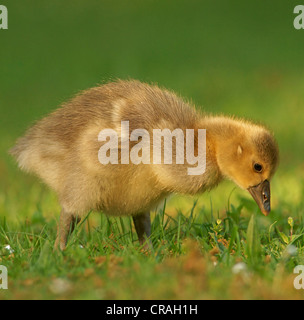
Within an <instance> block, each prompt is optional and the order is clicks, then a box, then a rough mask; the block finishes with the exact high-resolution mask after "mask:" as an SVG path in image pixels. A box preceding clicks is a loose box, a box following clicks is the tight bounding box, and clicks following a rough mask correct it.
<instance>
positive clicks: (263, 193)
mask: <svg viewBox="0 0 304 320" xmlns="http://www.w3.org/2000/svg"><path fill="white" fill-rule="evenodd" d="M247 190H248V191H249V192H250V194H251V195H252V197H253V199H254V200H255V201H256V203H257V204H258V206H259V207H260V209H261V211H262V213H263V214H264V215H265V216H268V214H269V212H270V184H269V181H268V180H265V181H263V182H261V183H260V184H258V185H257V186H254V187H250V188H248V189H247Z"/></svg>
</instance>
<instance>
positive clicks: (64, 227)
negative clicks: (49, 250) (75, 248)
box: [54, 209, 80, 250]
mask: <svg viewBox="0 0 304 320" xmlns="http://www.w3.org/2000/svg"><path fill="white" fill-rule="evenodd" d="M79 221H80V218H79V217H78V216H76V215H74V214H71V213H68V212H66V211H64V210H63V209H62V210H61V213H60V219H59V224H58V228H57V238H56V241H55V246H54V249H55V250H56V249H58V246H59V248H60V249H61V250H64V249H65V248H66V244H67V241H68V237H69V235H70V234H71V233H72V232H73V230H74V229H75V226H76V225H77V224H78V223H79Z"/></svg>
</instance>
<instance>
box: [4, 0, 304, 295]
mask: <svg viewBox="0 0 304 320" xmlns="http://www.w3.org/2000/svg"><path fill="white" fill-rule="evenodd" d="M1 4H2V5H6V6H7V7H8V12H9V19H8V21H9V29H8V30H0V44H1V50H0V63H1V66H0V111H1V118H0V124H1V125H0V137H1V138H0V177H1V179H0V264H1V265H5V266H6V267H7V268H8V277H9V279H8V280H9V281H8V286H9V289H8V290H0V299H34V298H38V299H47V298H50V299H89V298H93V299H95V298H96V299H283V298H284V299H303V294H304V291H303V290H296V289H295V288H294V286H293V280H294V278H295V276H296V275H295V274H294V273H293V268H294V267H295V266H296V265H301V264H302V265H304V256H303V254H304V252H303V250H304V236H303V233H304V222H303V217H304V212H303V210H304V209H303V208H304V203H303V194H304V171H303V159H304V148H303V141H304V130H303V123H304V111H303V110H304V104H303V101H304V80H303V79H304V77H303V70H304V60H303V58H302V55H303V51H304V41H303V36H304V31H303V30H295V29H294V28H293V24H292V23H293V18H294V15H293V8H294V6H295V5H297V4H298V2H297V1H285V0H276V1H274V0H269V1H262V0H258V1H246V2H245V1H241V0H232V1H229V2H224V1H217V0H204V1H196V0H188V1H182V0H175V1H173V0H166V1H163V0H162V1H161V0H156V1H139V0H134V1H131V0H129V1H125V0H114V1H106V0H102V1H96V0H86V1H83V0H77V1H75V0H73V1H72V0H66V1H64V4H63V2H62V1H59V0H53V1H51V2H50V1H44V0H42V1H39V3H37V1H34V0H26V1H22V2H11V1H6V0H2V1H1ZM113 78H136V79H140V80H143V81H149V82H157V83H158V84H159V85H161V86H164V87H167V88H170V89H172V90H175V91H177V92H178V93H180V94H181V95H182V96H184V97H185V98H187V99H191V100H192V101H193V102H194V103H195V104H196V105H197V106H198V107H203V109H204V110H206V111H207V112H211V113H224V114H230V115H235V116H237V117H246V118H249V119H253V120H254V121H258V122H262V123H265V124H267V126H269V127H270V129H272V130H273V131H274V133H275V136H276V138H277V140H278V143H279V148H280V158H281V160H280V166H279V169H278V172H277V174H276V175H275V177H274V179H273V181H272V182H271V190H272V212H271V214H270V215H269V216H268V217H264V216H262V215H261V214H260V213H259V211H258V208H257V206H256V204H255V203H254V202H253V200H252V199H251V198H250V196H249V194H247V193H246V192H245V191H241V190H239V189H238V188H236V187H235V186H234V185H233V184H232V183H230V182H224V183H223V184H221V185H220V186H219V187H218V188H217V189H215V190H213V191H211V192H210V193H205V194H203V195H199V196H197V197H186V196H183V197H182V196H177V195H176V196H174V197H172V198H170V199H167V202H166V206H165V207H161V208H159V209H158V212H155V213H153V215H152V223H153V228H152V231H153V232H152V242H153V245H154V248H153V250H151V251H150V252H147V251H144V250H143V249H142V248H141V247H140V246H139V244H138V242H137V236H136V234H135V232H134V228H133V225H132V223H131V220H130V219H129V218H121V219H119V218H116V219H115V218H111V217H110V218H107V217H106V216H104V215H103V214H99V213H93V212H92V213H90V215H89V216H88V218H87V219H86V220H85V221H84V222H83V224H82V225H80V226H78V227H77V230H76V232H75V233H74V234H73V235H72V236H71V238H70V240H69V243H68V247H67V250H66V251H65V252H64V253H62V252H57V253H54V252H53V244H54V241H55V236H56V225H57V221H58V217H59V212H60V207H59V205H58V202H57V199H56V195H55V194H54V193H53V192H52V191H50V190H49V189H47V188H46V187H45V186H44V185H42V184H41V182H39V181H38V180H37V179H35V178H33V177H30V176H28V175H26V174H24V173H22V172H20V171H19V170H18V169H17V166H16V164H15V163H14V161H13V160H12V159H11V158H10V157H9V156H8V154H7V150H8V149H9V148H10V147H11V146H12V145H13V144H14V141H15V139H16V138H17V137H18V136H20V135H21V134H22V133H23V132H24V131H25V129H26V128H27V127H28V126H29V125H30V124H31V123H32V122H33V121H35V120H36V119H39V118H41V117H42V116H43V115H45V114H47V113H49V112H50V111H51V110H53V109H54V108H56V107H57V106H58V105H60V104H61V103H62V102H63V101H66V100H67V99H68V98H70V97H71V96H73V95H74V94H75V93H77V92H78V91H80V90H83V89H86V88H89V87H91V86H94V85H96V84H97V83H101V82H104V81H108V80H110V79H113ZM289 217H291V218H292V219H293V223H294V225H293V226H291V225H292V224H290V223H289V222H290V219H289ZM288 219H289V220H288ZM8 245H9V246H10V247H7V246H8ZM7 248H9V249H7Z"/></svg>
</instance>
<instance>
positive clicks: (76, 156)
mask: <svg viewBox="0 0 304 320" xmlns="http://www.w3.org/2000/svg"><path fill="white" fill-rule="evenodd" d="M155 129H156V130H157V129H159V131H160V132H162V133H164V132H165V130H166V129H169V130H170V131H169V132H171V133H172V132H175V133H176V132H178V133H181V132H182V133H184V134H185V135H184V140H183V139H179V138H178V135H177V134H176V135H173V134H172V135H171V143H170V141H169V144H168V143H167V147H168V146H170V147H172V148H171V150H167V147H166V143H165V139H166V137H164V138H163V140H162V142H161V149H160V150H158V151H155V150H157V149H156V148H154V144H155V142H154V141H152V142H151V143H148V142H149V141H148V140H147V136H150V137H151V136H153V130H155ZM175 129H178V130H179V131H174V130H175ZM189 129H190V133H191V132H192V133H193V143H192V149H191V148H189V150H192V151H193V152H192V160H193V159H197V158H198V156H199V150H200V147H201V146H203V147H204V148H202V149H203V150H204V153H203V155H204V160H205V162H204V163H203V165H202V170H201V172H200V174H195V169H197V167H198V166H197V167H195V164H196V163H195V162H194V161H192V162H191V163H189V161H187V159H186V153H187V152H184V155H183V154H182V153H181V152H180V151H185V150H186V147H185V143H188V142H189V141H190V140H189V141H186V137H187V132H186V131H187V130H189ZM200 129H205V131H202V132H205V136H204V135H201V136H200V135H199V134H198V133H199V131H200ZM159 131H158V132H159ZM134 132H135V134H133V133H134ZM166 132H168V130H167V131H166ZM107 133H108V135H107ZM113 133H117V135H116V137H115V135H113ZM130 138H131V139H130ZM174 140H175V142H176V143H173V142H174ZM167 142H168V141H167ZM153 143H154V144H153ZM126 146H127V147H128V148H127V149H126ZM178 146H181V148H179V149H178ZM126 150H131V152H130V153H129V154H128V153H126ZM178 150H179V151H178ZM10 153H11V154H12V155H13V156H14V157H15V158H16V160H17V162H18V165H19V167H20V168H21V169H23V170H25V171H27V172H30V173H33V174H35V175H37V176H38V177H39V178H41V179H42V180H43V181H44V182H45V183H46V184H47V185H48V186H49V187H50V188H52V189H53V190H54V191H55V192H56V194H57V195H58V200H59V202H60V205H61V208H62V210H61V214H60V220H59V223H58V231H57V238H56V241H55V248H57V247H59V248H60V249H61V250H64V249H65V248H66V244H67V240H68V236H69V233H70V232H71V230H73V228H74V226H75V224H76V223H77V222H79V221H80V219H81V218H82V217H83V216H84V215H85V214H86V213H87V212H89V211H90V210H94V211H102V212H103V213H105V214H107V215H112V216H132V217H133V221H134V225H135V230H136V232H137V235H138V239H139V242H140V244H142V245H147V243H148V239H149V236H150V234H151V223H150V211H151V210H152V209H153V208H155V207H156V206H157V204H158V203H159V202H161V201H163V199H165V198H166V197H167V196H169V195H170V194H172V193H179V194H192V195H193V194H197V193H202V192H204V191H206V190H210V189H212V188H214V187H215V186H217V185H218V183H219V182H221V181H222V180H223V179H224V178H227V179H230V180H232V181H234V182H235V183H236V184H237V185H238V186H239V187H240V188H242V189H245V190H248V191H249V192H250V194H251V195H252V197H253V198H254V200H255V201H256V202H257V204H258V206H259V208H260V209H261V211H262V213H263V214H265V215H268V214H269V212H270V184H269V181H270V179H271V177H272V176H273V174H274V172H275V170H276V167H277V164H278V146H277V143H276V141H275V139H274V137H273V135H272V133H271V132H269V131H268V130H267V129H266V128H265V127H263V126H261V125H257V124H253V123H251V122H248V121H245V120H237V119H234V118H231V117H224V116H210V115H206V114H202V113H201V112H199V111H197V110H195V108H194V107H193V106H192V105H191V104H190V103H188V102H186V101H184V100H183V99H182V98H180V97H178V96H177V95H176V94H174V93H173V92H170V91H168V90H164V89H161V88H159V87H158V86H156V85H148V84H145V83H141V82H139V81H136V80H128V81H123V80H118V81H115V82H112V83H107V84H104V85H101V86H98V87H95V88H92V89H89V90H86V91H84V92H82V93H80V94H78V95H77V96H76V97H74V98H73V99H72V100H71V101H69V102H67V103H66V104H64V105H63V106H62V107H61V108H59V109H57V110H55V111H54V112H53V113H51V114H50V115H48V116H47V117H45V118H43V119H42V120H40V121H38V122H37V123H36V124H35V125H34V126H32V127H31V128H30V129H29V130H28V131H27V132H26V134H25V135H24V136H23V137H21V138H19V140H18V141H17V143H16V145H15V146H14V147H13V148H12V149H11V150H10ZM132 153H133V160H134V159H135V160H134V161H133V162H135V163H132V161H130V160H131V156H132ZM156 153H158V154H157V156H158V160H159V159H161V161H158V162H157V163H155V162H153V161H150V160H151V159H154V158H153V156H156ZM188 153H189V152H188ZM168 154H169V155H170V154H171V159H172V161H171V163H170V161H169V163H168V162H167V163H165V161H164V158H166V156H167V155H168ZM178 156H179V157H178ZM181 157H182V158H181ZM117 160H119V161H117ZM181 160H185V161H181ZM197 163H198V162H197ZM190 169H192V170H194V171H193V172H192V173H189V172H190Z"/></svg>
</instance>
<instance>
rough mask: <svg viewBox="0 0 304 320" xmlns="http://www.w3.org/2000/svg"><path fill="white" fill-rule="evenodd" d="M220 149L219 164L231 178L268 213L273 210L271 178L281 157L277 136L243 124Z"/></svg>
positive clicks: (225, 174) (254, 126)
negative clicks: (275, 137) (271, 203)
mask: <svg viewBox="0 0 304 320" xmlns="http://www.w3.org/2000/svg"><path fill="white" fill-rule="evenodd" d="M219 149H220V150H218V159H217V160H218V164H219V167H220V169H221V171H222V173H223V174H224V176H226V177H227V178H229V179H231V180H232V181H234V182H235V183H236V184H237V185H238V186H240V187H241V188H242V189H246V190H248V191H249V193H250V194H251V195H252V197H253V198H254V200H255V201H256V203H257V204H258V206H259V208H260V209H261V211H262V213H263V214H264V215H268V214H269V212H270V183H269V182H270V179H271V177H272V176H273V174H274V172H275V170H276V168H277V165H278V159H279V150H278V146H277V143H276V141H275V139H274V137H273V135H272V134H271V133H270V132H269V131H268V130H266V129H265V128H264V127H261V126H257V125H250V124H246V123H243V124H242V125H241V126H240V128H239V129H238V130H237V131H235V135H234V136H232V137H227V140H226V143H224V144H222V143H221V148H219Z"/></svg>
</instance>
